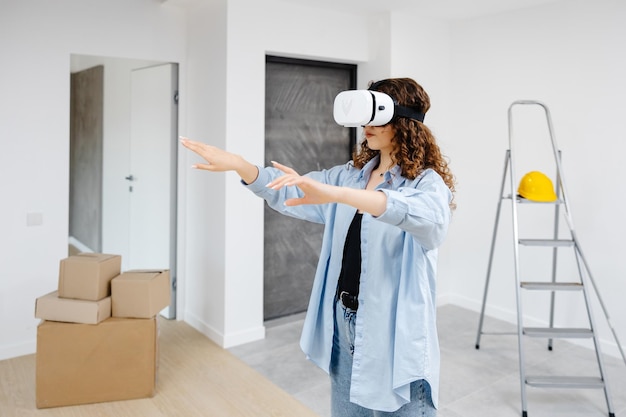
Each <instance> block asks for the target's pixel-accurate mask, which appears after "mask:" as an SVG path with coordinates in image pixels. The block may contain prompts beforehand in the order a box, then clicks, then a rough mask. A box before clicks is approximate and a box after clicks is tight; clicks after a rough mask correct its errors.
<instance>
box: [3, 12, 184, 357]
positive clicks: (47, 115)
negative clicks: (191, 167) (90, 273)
mask: <svg viewBox="0 0 626 417" xmlns="http://www.w3.org/2000/svg"><path fill="white" fill-rule="evenodd" d="M122 10H123V12H122ZM185 39H186V33H185V18H184V14H183V12H182V11H181V10H180V9H177V8H171V7H166V6H159V5H158V4H157V3H156V2H154V1H152V0H132V1H127V0H111V1H107V2H102V1H95V0H88V1H82V0H80V1H79V0H59V1H55V2H49V1H45V0H29V1H18V0H15V1H14V0H5V1H3V2H2V3H1V4H0V56H2V78H1V81H0V90H2V92H3V93H2V95H1V96H0V115H1V116H0V117H1V118H2V122H1V123H0V140H1V141H2V145H1V146H2V151H1V152H0V166H1V167H2V168H1V169H2V173H3V175H2V177H1V179H0V189H1V190H2V196H3V197H2V198H3V204H2V205H1V208H0V230H2V233H0V253H2V255H1V258H0V262H1V269H2V278H0V335H1V336H0V359H1V358H6V357H11V356H16V355H20V354H24V353H30V352H34V350H35V334H36V331H35V330H36V326H37V323H38V320H36V319H35V318H34V302H35V298H36V297H38V296H41V295H43V294H45V293H47V292H50V291H53V290H54V289H55V288H56V285H57V279H58V269H59V261H60V260H61V259H62V258H64V257H65V256H67V234H68V189H69V187H68V184H69V168H68V167H69V107H70V106H69V93H70V55H71V54H72V53H78V54H87V55H103V56H115V57H128V58H137V59H147V60H156V61H173V62H183V60H184V58H185V49H186V47H185ZM31 212H34V213H40V214H41V215H42V220H43V222H42V224H41V225H39V226H27V224H26V219H27V213H31Z"/></svg>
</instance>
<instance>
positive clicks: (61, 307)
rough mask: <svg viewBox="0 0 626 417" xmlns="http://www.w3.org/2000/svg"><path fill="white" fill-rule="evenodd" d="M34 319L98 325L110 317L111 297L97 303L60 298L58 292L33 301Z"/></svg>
mask: <svg viewBox="0 0 626 417" xmlns="http://www.w3.org/2000/svg"><path fill="white" fill-rule="evenodd" d="M35 317H37V318H38V319H43V320H52V321H64V322H68V323H84V324H98V323H100V322H101V321H103V320H106V319H108V318H109V317H111V297H105V298H103V299H102V300H99V301H85V300H73V299H70V298H60V297H59V293H58V291H54V292H51V293H50V294H46V295H44V296H42V297H39V298H37V300H36V301H35Z"/></svg>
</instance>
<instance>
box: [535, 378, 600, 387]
mask: <svg viewBox="0 0 626 417" xmlns="http://www.w3.org/2000/svg"><path fill="white" fill-rule="evenodd" d="M526 384H527V385H530V386H532V387H539V388H580V389H584V388H594V389H595V388H600V389H601V388H604V381H603V380H602V378H599V377H588V376H528V377H526Z"/></svg>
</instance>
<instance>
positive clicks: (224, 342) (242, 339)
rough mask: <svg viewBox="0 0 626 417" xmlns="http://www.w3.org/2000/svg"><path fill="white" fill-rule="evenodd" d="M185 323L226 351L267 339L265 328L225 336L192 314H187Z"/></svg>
mask: <svg viewBox="0 0 626 417" xmlns="http://www.w3.org/2000/svg"><path fill="white" fill-rule="evenodd" d="M185 322H187V323H188V324H189V325H190V326H191V327H193V328H194V329H196V330H197V331H199V332H200V333H202V334H203V335H205V336H206V337H208V338H209V339H211V340H212V341H213V342H215V343H216V344H217V345H218V346H221V347H223V348H224V349H229V348H232V347H235V346H239V345H243V344H245V343H250V342H255V341H257V340H262V339H264V338H265V326H260V327H256V328H252V329H248V330H245V331H242V332H237V333H229V334H226V335H225V334H223V333H221V332H218V331H217V330H215V329H214V328H213V327H212V326H210V325H208V324H207V323H205V322H204V321H202V320H200V319H199V318H198V317H197V316H196V315H194V314H192V313H190V312H186V313H185Z"/></svg>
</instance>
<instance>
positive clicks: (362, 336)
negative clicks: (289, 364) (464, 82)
mask: <svg viewBox="0 0 626 417" xmlns="http://www.w3.org/2000/svg"><path fill="white" fill-rule="evenodd" d="M369 89H370V90H374V91H379V92H382V93H385V94H387V95H389V96H390V97H391V98H392V99H394V102H395V104H397V105H400V106H404V107H407V108H409V109H411V110H412V111H414V112H416V113H422V115H423V114H425V113H426V112H427V111H428V109H429V108H430V99H429V97H428V95H427V94H426V92H425V91H424V90H423V89H422V87H421V86H420V85H419V84H417V83H416V82H415V81H413V80H412V79H409V78H396V79H387V80H382V81H379V82H376V83H374V84H372V85H371V86H370V88H369ZM409 113H410V112H409ZM422 120H423V118H422ZM364 136H365V137H364V140H363V141H362V143H361V145H360V147H358V149H356V150H355V152H354V155H353V160H352V161H350V162H348V163H347V164H345V165H342V166H336V167H333V168H330V169H327V170H322V171H318V172H310V173H308V174H306V175H299V174H298V173H297V172H296V171H294V170H293V169H292V168H289V167H286V166H284V165H281V164H279V163H277V162H272V164H273V167H266V168H261V167H257V166H255V165H253V164H251V163H249V162H247V161H246V160H244V159H243V158H242V157H240V156H238V155H234V154H231V153H228V152H225V151H223V150H220V149H217V148H215V147H212V146H209V145H205V144H202V143H198V142H193V141H190V140H188V139H185V138H183V139H182V144H183V145H184V146H185V147H187V148H189V149H191V150H192V151H194V152H196V153H198V154H199V155H200V156H202V157H203V158H204V159H205V160H206V161H207V163H206V164H197V165H195V166H194V167H195V168H198V169H205V170H208V171H216V172H220V171H231V170H234V171H236V172H237V173H238V174H239V176H240V177H241V179H242V181H243V182H244V184H245V185H246V186H247V187H248V188H249V189H250V190H251V191H252V192H254V193H255V194H256V195H258V196H259V197H262V198H264V199H265V200H266V201H267V203H268V204H269V205H270V206H271V207H272V208H273V209H275V210H277V211H279V212H281V213H283V214H286V215H290V216H293V217H296V218H299V219H304V220H308V221H312V222H317V223H323V224H325V231H324V237H323V243H322V250H321V254H320V259H319V263H318V267H317V272H316V276H315V280H314V283H313V288H312V292H311V298H310V301H309V307H308V310H307V315H306V318H305V322H304V327H303V331H302V337H301V342H300V344H301V347H302V349H303V351H304V352H305V353H306V355H307V357H308V358H309V359H310V360H312V361H313V362H314V363H316V364H317V365H318V366H320V367H321V368H322V369H324V370H325V371H326V372H328V373H329V374H330V378H331V410H332V415H333V416H337V417H339V416H341V417H344V416H348V417H351V416H417V415H420V416H434V415H436V407H437V392H438V386H439V344H438V339H437V329H436V318H435V315H436V296H435V278H436V277H435V275H436V269H437V248H438V246H439V245H440V244H441V243H442V242H443V240H444V237H445V235H446V232H447V229H448V224H449V222H450V215H451V208H453V202H452V200H453V194H452V193H453V192H454V177H453V175H452V174H451V172H450V170H449V168H448V164H447V162H446V161H445V160H444V158H443V157H442V155H441V152H440V150H439V147H438V145H437V143H436V141H435V138H434V137H433V135H432V133H431V132H430V130H429V129H428V128H427V127H426V126H425V125H424V124H423V123H422V122H420V121H419V120H416V119H414V118H412V116H394V118H393V119H392V120H391V121H390V122H389V123H387V124H386V125H384V126H364Z"/></svg>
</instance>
